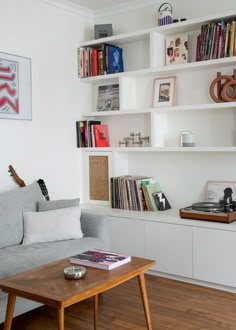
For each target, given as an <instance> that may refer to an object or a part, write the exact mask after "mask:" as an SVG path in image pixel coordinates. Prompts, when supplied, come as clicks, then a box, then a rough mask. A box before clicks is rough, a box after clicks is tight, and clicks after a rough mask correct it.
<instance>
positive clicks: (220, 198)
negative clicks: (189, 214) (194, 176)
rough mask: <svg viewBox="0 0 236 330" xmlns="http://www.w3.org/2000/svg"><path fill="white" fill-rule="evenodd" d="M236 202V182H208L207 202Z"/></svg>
mask: <svg viewBox="0 0 236 330" xmlns="http://www.w3.org/2000/svg"><path fill="white" fill-rule="evenodd" d="M233 201H234V202H236V181H208V182H207V194H206V202H210V203H231V202H233Z"/></svg>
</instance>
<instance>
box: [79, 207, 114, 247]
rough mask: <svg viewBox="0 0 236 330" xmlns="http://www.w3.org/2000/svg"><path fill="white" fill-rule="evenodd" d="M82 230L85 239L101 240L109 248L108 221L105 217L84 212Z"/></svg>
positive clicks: (82, 214)
mask: <svg viewBox="0 0 236 330" xmlns="http://www.w3.org/2000/svg"><path fill="white" fill-rule="evenodd" d="M81 228H82V232H83V234H84V236H85V237H97V238H100V239H102V240H103V241H104V242H105V243H106V245H107V246H108V247H109V231H108V219H107V217H106V216H105V215H98V214H95V213H90V212H88V211H82V212H81Z"/></svg>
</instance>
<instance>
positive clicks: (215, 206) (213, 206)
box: [192, 202, 224, 212]
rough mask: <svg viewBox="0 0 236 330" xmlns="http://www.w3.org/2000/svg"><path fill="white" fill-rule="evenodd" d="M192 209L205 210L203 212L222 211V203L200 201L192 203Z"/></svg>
mask: <svg viewBox="0 0 236 330" xmlns="http://www.w3.org/2000/svg"><path fill="white" fill-rule="evenodd" d="M192 209H193V210H196V211H205V212H215V211H218V212H224V205H222V204H219V203H209V202H202V203H194V204H193V205H192Z"/></svg>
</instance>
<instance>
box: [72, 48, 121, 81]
mask: <svg viewBox="0 0 236 330" xmlns="http://www.w3.org/2000/svg"><path fill="white" fill-rule="evenodd" d="M78 70H79V72H78V74H79V77H80V78H85V77H93V76H98V75H104V74H111V73H118V72H123V71H124V65H123V49H122V48H120V47H117V46H114V45H110V44H102V45H101V46H99V47H98V48H92V47H80V48H79V49H78Z"/></svg>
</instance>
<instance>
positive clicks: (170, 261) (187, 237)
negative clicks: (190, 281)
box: [146, 223, 192, 277]
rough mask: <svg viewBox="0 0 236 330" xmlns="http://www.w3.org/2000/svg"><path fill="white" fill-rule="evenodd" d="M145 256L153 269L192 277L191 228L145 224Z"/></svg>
mask: <svg viewBox="0 0 236 330" xmlns="http://www.w3.org/2000/svg"><path fill="white" fill-rule="evenodd" d="M146 246H147V250H146V257H147V258H150V259H154V260H156V261H157V263H156V265H155V266H154V267H153V270H157V271H160V272H164V273H169V274H173V275H179V276H185V277H192V228H191V227H188V226H180V225H173V224H164V223H147V224H146Z"/></svg>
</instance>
